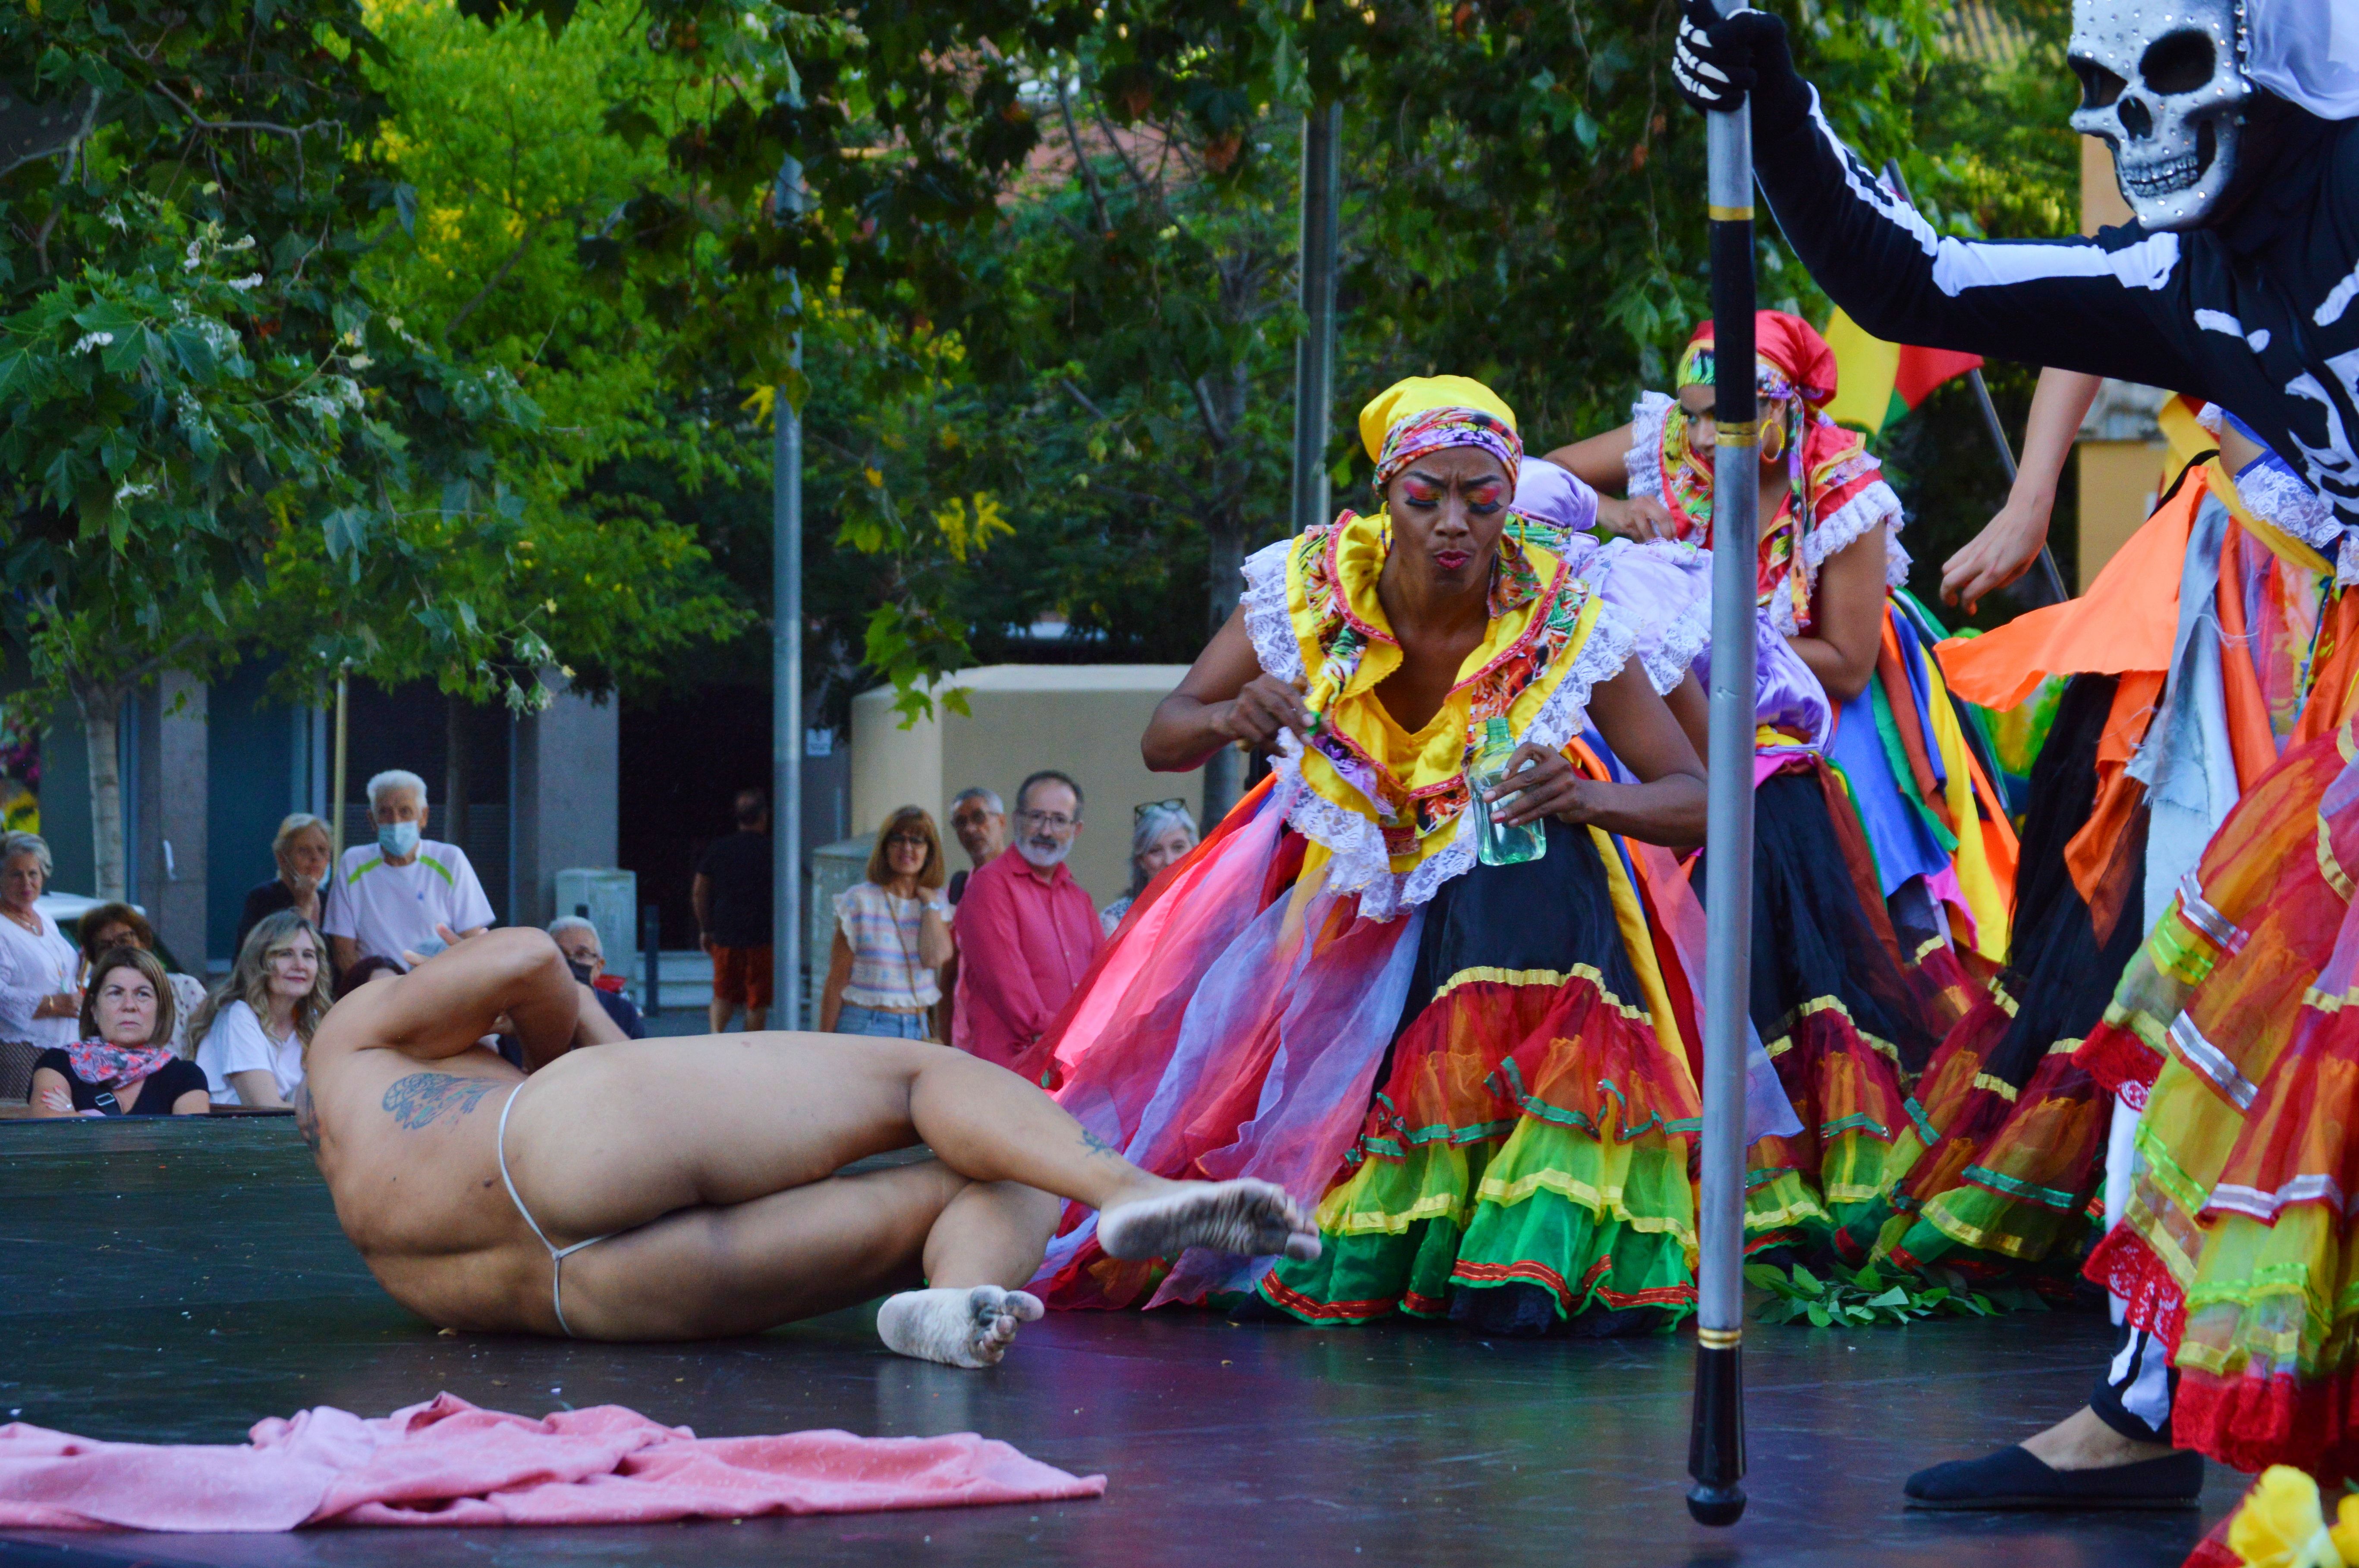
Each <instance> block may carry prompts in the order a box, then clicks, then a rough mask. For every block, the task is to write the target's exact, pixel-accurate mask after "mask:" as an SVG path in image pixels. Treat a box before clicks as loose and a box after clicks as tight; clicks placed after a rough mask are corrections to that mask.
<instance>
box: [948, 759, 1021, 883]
mask: <svg viewBox="0 0 2359 1568" xmlns="http://www.w3.org/2000/svg"><path fill="white" fill-rule="evenodd" d="M951 832H952V833H956V834H957V835H958V841H959V847H960V848H961V849H962V850H964V851H966V858H967V865H966V867H965V868H964V869H962V870H959V871H954V872H952V873H951V891H950V899H951V908H952V909H956V908H957V907H958V901H959V900H960V899H961V898H965V897H966V881H967V877H968V876H969V875H970V874H972V873H973V872H976V871H980V870H982V869H983V868H984V866H988V865H990V864H991V863H992V862H993V861H995V860H996V859H998V858H999V856H1000V855H1002V854H1003V853H1004V852H1005V851H1006V848H1007V808H1006V806H1004V805H1001V804H1000V802H999V793H998V791H996V790H994V789H984V787H983V786H982V785H980V784H972V785H969V786H968V787H967V788H965V789H962V790H960V791H959V792H958V795H957V797H956V798H955V799H953V800H951Z"/></svg>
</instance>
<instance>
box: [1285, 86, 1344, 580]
mask: <svg viewBox="0 0 2359 1568" xmlns="http://www.w3.org/2000/svg"><path fill="white" fill-rule="evenodd" d="M1342 191H1343V104H1342V103H1321V104H1318V105H1316V106H1314V107H1313V108H1312V109H1311V110H1310V112H1309V113H1308V114H1304V115H1303V116H1302V230H1301V237H1300V246H1301V250H1300V254H1301V257H1302V263H1301V266H1302V284H1301V295H1300V298H1301V302H1302V317H1303V326H1302V337H1301V340H1300V341H1299V342H1298V343H1296V344H1295V345H1294V513H1293V531H1294V532H1296V533H1298V534H1299V533H1301V532H1303V531H1304V530H1306V529H1309V528H1317V527H1318V526H1319V525H1320V524H1321V523H1325V522H1329V521H1331V520H1332V518H1331V517H1330V516H1329V513H1328V509H1327V508H1328V497H1327V429H1328V422H1329V418H1330V416H1331V414H1332V410H1333V408H1334V406H1335V259H1336V250H1337V248H1338V246H1339V245H1340V243H1341V232H1342V211H1341V209H1342V205H1343V203H1342V200H1341V198H1342Z"/></svg>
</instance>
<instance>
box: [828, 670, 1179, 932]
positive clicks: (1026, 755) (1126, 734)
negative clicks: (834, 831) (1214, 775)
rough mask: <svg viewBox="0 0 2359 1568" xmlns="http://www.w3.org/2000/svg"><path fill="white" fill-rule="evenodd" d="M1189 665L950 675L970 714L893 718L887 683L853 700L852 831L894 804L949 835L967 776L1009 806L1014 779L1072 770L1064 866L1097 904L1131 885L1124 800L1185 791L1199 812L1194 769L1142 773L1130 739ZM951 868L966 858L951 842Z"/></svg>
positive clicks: (866, 829) (870, 826)
mask: <svg viewBox="0 0 2359 1568" xmlns="http://www.w3.org/2000/svg"><path fill="white" fill-rule="evenodd" d="M1187 672H1188V667H1187V666H1186V665H1183V664H997V665H987V666H984V668H982V669H978V670H965V671H962V672H961V673H959V674H957V675H953V676H951V677H950V678H949V680H948V681H945V682H944V685H945V687H949V686H958V687H963V688H964V689H965V691H966V694H967V696H966V700H967V706H968V708H969V709H970V710H971V713H970V714H968V715H962V714H958V713H945V712H943V711H942V709H941V705H940V702H939V700H938V701H937V702H936V704H935V716H934V717H933V718H930V719H920V720H919V722H918V723H917V724H915V725H914V726H912V727H911V728H910V729H908V730H904V729H901V728H900V727H899V724H900V716H899V715H898V714H897V713H894V712H893V706H892V701H893V691H892V688H890V687H889V686H888V687H881V688H879V689H877V690H875V691H865V692H863V693H862V694H861V695H859V696H858V697H855V698H853V702H852V831H853V833H875V831H876V828H877V826H878V824H879V823H881V822H883V821H884V820H885V817H886V813H888V812H889V811H892V810H893V808H895V807H897V806H902V805H908V804H911V803H915V804H917V805H920V806H923V807H925V808H926V809H927V810H928V811H931V812H932V813H933V814H934V821H935V822H937V823H938V824H941V825H942V826H943V829H944V836H945V839H946V840H947V838H948V822H949V814H950V801H951V796H952V795H955V794H956V793H958V791H960V790H961V789H966V788H968V787H969V786H971V785H977V784H979V785H981V786H983V787H984V789H995V790H997V791H998V792H999V795H1000V798H1001V799H1002V800H1006V802H1007V807H1008V810H1010V811H1014V810H1015V809H1016V785H1017V784H1018V783H1020V782H1021V781H1022V780H1023V779H1024V777H1025V775H1027V774H1028V773H1031V772H1033V771H1034V770H1036V769H1038V768H1057V769H1059V770H1060V771H1061V772H1064V773H1068V774H1071V776H1072V778H1073V779H1074V781H1075V782H1077V783H1079V784H1080V785H1081V787H1082V796H1083V798H1084V800H1085V802H1086V804H1085V806H1084V809H1083V812H1082V824H1083V825H1082V833H1081V837H1080V838H1079V839H1078V840H1076V841H1075V843H1074V845H1073V855H1072V859H1071V862H1070V864H1071V866H1072V869H1073V876H1074V877H1076V878H1077V879H1078V880H1079V881H1080V882H1081V884H1082V887H1086V888H1088V889H1089V892H1090V897H1091V898H1094V899H1095V900H1097V902H1099V903H1100V904H1106V903H1110V902H1112V901H1113V900H1114V898H1116V897H1118V896H1119V895H1120V894H1121V893H1122V891H1123V889H1124V888H1125V887H1128V886H1129V884H1130V868H1129V861H1130V823H1131V808H1132V807H1133V806H1136V805H1143V804H1145V803H1146V802H1147V801H1149V800H1174V799H1178V800H1186V801H1187V803H1188V809H1189V810H1190V811H1193V812H1196V813H1197V814H1198V815H1199V816H1200V817H1201V808H1202V804H1203V780H1202V777H1201V770H1199V771H1198V772H1194V773H1151V772H1149V771H1148V770H1147V765H1146V764H1145V763H1144V762H1142V761H1140V760H1139V756H1138V741H1139V737H1140V736H1141V735H1144V734H1145V733H1146V730H1147V719H1148V718H1149V717H1150V716H1152V714H1153V713H1154V712H1155V705H1156V704H1157V703H1158V702H1161V701H1162V700H1163V699H1164V697H1165V696H1167V695H1168V694H1169V692H1170V691H1171V689H1172V688H1173V687H1174V686H1177V685H1178V684H1179V683H1180V677H1181V676H1183V675H1185V674H1186V673H1187ZM949 847H950V850H951V866H952V867H953V868H956V867H959V866H964V865H965V864H966V858H965V856H964V855H962V854H961V853H960V852H959V851H958V849H957V848H956V846H955V845H950V846H949Z"/></svg>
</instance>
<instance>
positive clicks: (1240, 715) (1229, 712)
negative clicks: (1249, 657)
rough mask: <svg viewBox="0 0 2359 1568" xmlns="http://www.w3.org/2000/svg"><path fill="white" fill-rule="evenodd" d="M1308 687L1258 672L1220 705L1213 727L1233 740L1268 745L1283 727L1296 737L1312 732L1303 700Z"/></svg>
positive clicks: (1275, 738)
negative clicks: (1258, 673)
mask: <svg viewBox="0 0 2359 1568" xmlns="http://www.w3.org/2000/svg"><path fill="white" fill-rule="evenodd" d="M1304 690H1305V688H1304V686H1303V684H1302V683H1301V682H1300V681H1280V680H1279V679H1278V678H1277V676H1275V675H1256V676H1255V677H1254V678H1253V679H1252V680H1251V681H1246V682H1245V685H1244V687H1243V688H1241V689H1240V690H1239V691H1238V692H1237V694H1236V695H1235V696H1234V697H1232V698H1230V699H1229V700H1228V701H1227V702H1223V703H1221V704H1220V705H1219V712H1217V713H1215V714H1214V715H1213V718H1212V727H1213V728H1214V729H1216V730H1218V731H1219V732H1220V733H1221V734H1223V735H1227V736H1228V737H1229V738H1230V739H1231V740H1241V741H1245V742H1246V743H1248V744H1249V745H1253V746H1269V745H1271V744H1272V743H1274V742H1275V741H1276V740H1277V736H1278V733H1279V732H1280V731H1281V730H1292V731H1293V732H1294V733H1295V735H1297V736H1301V735H1309V734H1310V708H1309V707H1308V706H1307V705H1305V703H1304V702H1303V701H1302V694H1303V691H1304Z"/></svg>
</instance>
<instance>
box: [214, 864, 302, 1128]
mask: <svg viewBox="0 0 2359 1568" xmlns="http://www.w3.org/2000/svg"><path fill="white" fill-rule="evenodd" d="M326 950H327V944H326V943H325V942H322V941H321V940H320V932H319V930H318V928H316V927H315V926H313V925H312V924H311V922H310V921H309V920H305V919H304V918H303V917H302V916H300V915H299V914H297V913H295V912H294V911H293V910H292V909H281V910H279V911H278V912H277V914H275V915H266V916H264V917H263V918H262V919H261V920H258V921H256V922H255V927H254V929H253V930H252V931H248V932H247V933H246V936H245V946H244V947H241V948H239V949H238V950H237V963H236V964H234V965H233V966H232V967H231V969H230V972H229V977H228V978H227V979H225V980H223V982H222V983H221V984H220V985H216V986H214V987H213V994H212V996H208V997H206V998H205V1000H204V1003H203V1005H202V1006H201V1007H198V1009H197V1016H196V1017H195V1018H193V1019H191V1020H190V1024H189V1032H190V1035H192V1036H194V1037H195V1039H196V1041H197V1065H198V1066H200V1067H201V1068H203V1069H204V1070H205V1087H206V1088H208V1089H210V1090H211V1091H212V1097H213V1104H214V1105H255V1106H274V1105H287V1104H288V1102H289V1101H291V1100H292V1099H293V1098H294V1095H295V1085H297V1084H298V1083H301V1082H302V1081H303V1051H304V1048H305V1047H307V1046H309V1045H310V1043H311V1032H312V1031H313V1030H314V1029H318V1028H319V1027H320V1018H321V1015H323V1014H324V1013H326V1012H327V1010H328V1006H329V1003H330V1002H331V1001H332V997H331V996H329V995H328V965H327V962H326Z"/></svg>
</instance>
